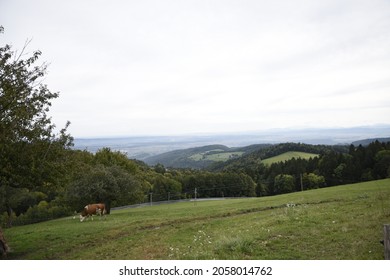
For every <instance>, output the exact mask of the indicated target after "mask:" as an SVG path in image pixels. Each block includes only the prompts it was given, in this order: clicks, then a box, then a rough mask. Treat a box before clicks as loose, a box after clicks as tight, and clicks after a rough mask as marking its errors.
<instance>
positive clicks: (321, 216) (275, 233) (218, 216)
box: [4, 179, 390, 260]
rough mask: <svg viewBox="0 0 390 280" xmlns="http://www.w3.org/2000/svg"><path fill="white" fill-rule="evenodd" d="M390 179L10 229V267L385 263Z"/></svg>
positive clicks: (143, 209) (199, 202) (64, 219)
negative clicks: (111, 262)
mask: <svg viewBox="0 0 390 280" xmlns="http://www.w3.org/2000/svg"><path fill="white" fill-rule="evenodd" d="M389 223H390V179H385V180H380V181H371V182H366V183H359V184H351V185H343V186H337V187H330V188H323V189H316V190H310V191H304V192H299V193H291V194H284V195H279V196H269V197H261V198H239V199H226V200H215V201H197V202H193V201H192V202H180V203H175V204H165V205H158V206H148V207H139V208H128V209H124V210H114V211H112V212H111V214H110V215H107V217H106V218H105V219H102V220H100V219H99V218H95V219H94V220H93V221H92V220H88V221H86V222H82V223H80V221H79V219H78V217H76V219H73V217H66V218H62V219H57V220H51V221H47V222H42V223H38V224H31V225H26V226H19V227H13V228H9V229H4V234H5V236H6V238H7V241H8V243H9V245H10V247H11V249H12V252H11V253H10V254H9V256H8V259H22V260H24V259H27V260H29V259H43V260H46V259H67V260H69V259H70V260H73V259H129V260H151V259H153V260H155V259H168V260H169V259H190V260H194V259H240V260H247V259H277V260H289V259H304V260H306V259H307V260H323V259H325V260H334V259H343V260H345V259H351V260H355V259H358V260H360V259H362V260H371V259H373V260H377V259H378V260H379V259H383V258H384V254H383V252H384V248H383V245H382V244H380V242H379V241H380V240H381V239H383V225H384V224H389Z"/></svg>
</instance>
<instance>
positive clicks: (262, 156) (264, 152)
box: [210, 143, 348, 171]
mask: <svg viewBox="0 0 390 280" xmlns="http://www.w3.org/2000/svg"><path fill="white" fill-rule="evenodd" d="M292 151H294V152H299V153H308V154H316V155H320V154H325V153H327V152H330V151H337V152H347V151H348V146H344V145H334V146H328V145H310V144H303V143H281V144H274V145H269V146H268V147H266V148H263V149H257V150H252V151H251V152H248V153H246V154H244V155H243V156H242V157H240V158H235V159H231V160H228V161H226V162H219V163H216V164H213V165H212V166H210V170H212V171H222V170H238V169H256V168H257V167H258V166H259V164H260V163H263V162H264V161H267V159H269V158H272V157H275V156H279V155H281V154H284V153H288V152H292ZM269 161H272V160H269Z"/></svg>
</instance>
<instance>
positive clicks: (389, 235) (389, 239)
mask: <svg viewBox="0 0 390 280" xmlns="http://www.w3.org/2000/svg"><path fill="white" fill-rule="evenodd" d="M383 233H384V239H383V245H384V246H385V260H390V225H384V226H383Z"/></svg>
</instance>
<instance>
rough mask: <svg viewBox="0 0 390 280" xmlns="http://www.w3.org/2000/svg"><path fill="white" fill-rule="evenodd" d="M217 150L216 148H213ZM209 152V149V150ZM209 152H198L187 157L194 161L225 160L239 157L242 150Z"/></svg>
mask: <svg viewBox="0 0 390 280" xmlns="http://www.w3.org/2000/svg"><path fill="white" fill-rule="evenodd" d="M213 151H217V150H213ZM209 152H210V151H209ZM209 152H206V153H198V154H195V155H192V156H190V157H189V158H190V159H192V160H195V161H200V160H206V161H227V160H229V159H231V158H233V157H240V156H241V155H242V154H243V153H244V152H223V151H222V150H221V152H220V153H211V154H208V153H209Z"/></svg>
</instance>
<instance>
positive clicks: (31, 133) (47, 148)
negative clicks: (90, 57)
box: [0, 28, 73, 217]
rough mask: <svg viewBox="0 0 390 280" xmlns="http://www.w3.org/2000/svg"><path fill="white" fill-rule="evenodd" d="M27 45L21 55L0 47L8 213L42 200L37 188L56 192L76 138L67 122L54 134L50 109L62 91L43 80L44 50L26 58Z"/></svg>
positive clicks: (1, 148) (0, 153)
mask: <svg viewBox="0 0 390 280" xmlns="http://www.w3.org/2000/svg"><path fill="white" fill-rule="evenodd" d="M3 30H4V29H3V28H0V33H2V32H3ZM26 46H27V44H26ZM26 46H25V48H26ZM25 48H24V49H23V50H22V52H20V53H19V54H17V53H16V52H14V51H13V50H12V49H11V46H10V45H5V46H4V47H0V193H1V199H0V200H1V201H0V213H1V212H3V211H5V210H6V211H7V212H8V215H9V216H10V217H11V214H12V211H13V208H14V207H15V206H17V207H16V208H19V206H21V204H25V205H23V206H21V208H19V210H22V208H23V207H24V208H25V207H26V206H27V205H29V206H32V205H31V204H34V203H38V202H39V201H37V199H36V198H37V196H36V192H46V190H45V188H46V187H49V188H50V189H51V191H53V192H54V193H56V192H57V191H56V190H55V188H56V187H57V186H58V185H59V182H60V181H61V177H62V174H63V173H64V172H63V171H64V170H63V169H62V168H63V166H64V165H63V163H64V162H65V161H66V160H65V158H64V155H65V154H64V150H66V149H67V148H69V147H70V146H71V145H72V140H73V139H72V137H71V136H70V135H69V134H67V133H66V129H67V127H68V126H69V122H68V123H67V124H66V126H65V128H64V129H62V130H61V131H60V133H59V134H55V132H54V129H55V125H54V124H52V122H51V118H50V117H49V116H48V112H49V109H50V106H51V101H52V100H53V99H55V98H57V97H58V96H59V95H58V93H53V92H51V91H50V90H49V89H48V88H47V86H46V85H45V84H43V77H44V75H45V74H46V69H47V65H46V64H45V63H44V64H41V65H37V62H38V58H39V57H40V55H41V52H40V51H36V52H34V53H33V54H32V55H31V56H30V57H27V58H25V56H26V54H25V53H24V51H25ZM20 193H23V196H25V197H26V199H25V200H24V202H21V201H20V199H19V198H18V196H19V194H20ZM31 198H34V199H31ZM16 201H18V202H16ZM27 201H29V202H27ZM26 203H27V204H26Z"/></svg>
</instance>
